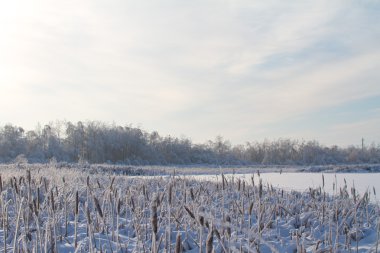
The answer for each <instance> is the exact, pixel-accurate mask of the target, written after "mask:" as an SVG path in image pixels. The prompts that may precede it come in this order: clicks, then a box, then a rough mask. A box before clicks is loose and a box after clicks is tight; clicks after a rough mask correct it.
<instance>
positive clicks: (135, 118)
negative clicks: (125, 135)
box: [0, 0, 380, 142]
mask: <svg viewBox="0 0 380 253" xmlns="http://www.w3.org/2000/svg"><path fill="white" fill-rule="evenodd" d="M2 5H3V6H1V7H3V8H0V22H1V24H2V27H1V30H0V33H1V35H2V38H3V39H2V40H1V41H0V89H1V93H0V106H2V108H6V109H7V110H4V112H2V115H1V116H2V117H1V118H2V119H3V120H5V121H7V122H13V123H16V124H21V125H26V126H28V127H30V128H31V127H33V126H34V125H35V123H36V121H43V122H47V121H50V120H55V119H62V118H66V119H68V120H85V119H97V120H105V121H116V122H117V123H120V124H124V123H135V124H141V125H143V126H144V127H145V128H148V129H149V130H159V131H160V132H162V133H164V134H172V135H177V136H179V135H181V134H185V135H187V136H190V137H192V138H193V139H194V140H195V141H204V140H205V139H209V138H213V136H215V135H217V134H222V135H224V136H225V137H226V138H229V139H231V140H232V141H233V142H244V141H247V140H253V139H258V138H263V136H264V135H267V136H264V137H269V138H270V137H271V136H278V135H279V134H284V135H286V134H287V133H286V132H284V129H282V130H281V128H279V129H277V130H273V132H268V131H267V130H266V128H267V126H268V125H271V124H278V125H282V124H283V125H290V126H291V125H292V121H296V120H297V119H298V118H302V117H303V116H304V115H307V114H313V112H315V111H318V110H326V111H328V110H329V108H332V107H334V106H338V105H341V104H344V103H347V102H349V101H354V100H358V99H365V98H367V97H370V96H376V95H379V93H380V89H379V88H378V83H379V80H380V76H379V73H378V69H379V67H380V66H379V62H380V61H379V59H380V51H379V47H378V45H379V42H380V28H379V26H378V25H377V24H378V22H379V21H380V20H379V19H380V18H379V17H380V15H379V10H380V7H379V4H378V3H376V2H372V1H361V2H357V1H339V0H337V1H293V2H291V3H289V2H283V1H274V0H270V1H265V2H263V1H243V0H241V1H240V0H239V1H220V2H218V1H216V2H215V1H191V2H178V1H173V0H165V1H160V2H156V3H152V2H146V1H138V2H136V1H115V2H113V4H109V3H107V4H105V3H104V2H103V1H80V2H77V1H63V2H62V1H46V0H41V1H39V2H38V3H33V4H31V3H29V2H27V1H23V0H18V1H12V3H6V4H2ZM26 111H28V112H26ZM30 112H33V114H32V115H33V116H32V115H31V113H30ZM0 123H1V122H0ZM294 128H296V127H294ZM315 131H318V130H315ZM289 134H292V133H290V132H289ZM295 137H299V138H302V137H303V135H302V133H300V134H299V135H297V136H295ZM333 141H334V140H333V139H332V140H331V142H333Z"/></svg>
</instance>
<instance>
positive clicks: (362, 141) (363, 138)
mask: <svg viewBox="0 0 380 253" xmlns="http://www.w3.org/2000/svg"><path fill="white" fill-rule="evenodd" d="M363 151H364V138H363V137H362V152H363Z"/></svg>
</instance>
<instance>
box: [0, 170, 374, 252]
mask: <svg viewBox="0 0 380 253" xmlns="http://www.w3.org/2000/svg"><path fill="white" fill-rule="evenodd" d="M255 177H260V174H252V178H251V180H250V182H247V181H244V180H240V179H239V178H235V177H225V176H224V175H221V176H220V177H218V180H216V181H207V180H204V181H200V180H195V179H193V178H192V177H191V176H179V175H172V176H169V177H159V176H157V177H149V178H144V177H140V178H139V177H129V176H127V175H116V176H115V175H111V174H107V173H94V172H93V171H86V170H73V169H65V168H55V167H49V166H46V167H36V166H31V167H28V166H27V165H25V166H24V167H23V168H16V167H9V168H6V169H3V170H2V171H1V177H0V190H1V198H0V210H1V216H0V245H1V246H0V249H1V250H0V252H44V253H45V252H106V251H107V252H352V251H354V252H355V251H356V252H368V251H369V252H377V249H378V240H379V206H378V205H377V204H375V203H373V202H370V199H371V195H373V194H376V192H375V191H371V192H370V191H367V192H364V193H358V192H357V190H356V189H355V188H351V189H348V187H347V186H344V187H342V188H340V189H337V190H336V194H335V195H329V194H327V193H326V192H325V189H324V188H325V186H324V185H322V186H320V187H318V188H310V189H309V190H308V191H306V192H303V193H301V192H295V191H292V192H289V191H284V190H282V189H277V188H274V187H272V186H271V185H264V184H263V183H262V181H261V180H260V179H259V180H258V181H257V180H254V179H255ZM255 181H256V182H259V183H256V184H255Z"/></svg>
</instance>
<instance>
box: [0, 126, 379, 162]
mask: <svg viewBox="0 0 380 253" xmlns="http://www.w3.org/2000/svg"><path fill="white" fill-rule="evenodd" d="M20 157H22V158H23V159H27V160H28V161H29V162H32V163H35V162H49V161H51V160H55V161H58V162H70V163H71V162H73V163H76V162H88V163H118V164H131V165H181V164H185V165H190V164H213V165H249V164H268V165H270V164H274V165H323V164H344V163H349V164H350V163H380V145H375V144H371V145H370V146H363V147H357V146H349V147H346V148H342V147H338V146H331V147H327V146H324V145H321V144H319V143H318V142H317V141H304V140H302V141H300V140H291V139H278V140H273V141H269V140H265V141H263V142H247V143H246V144H244V145H232V144H231V143H230V142H229V141H228V140H225V139H224V138H223V137H221V136H217V137H216V138H215V139H214V140H210V141H207V142H206V143H203V144H195V143H192V141H191V140H190V139H188V138H184V137H183V138H176V137H172V136H161V135H159V133H158V132H156V131H153V132H148V131H144V130H142V129H141V128H139V127H133V126H132V125H126V126H119V125H115V124H106V123H104V122H98V121H88V122H81V121H79V122H77V123H72V122H69V121H68V122H67V121H57V122H54V123H49V124H46V125H44V126H41V125H38V126H37V127H36V129H35V130H29V131H25V130H24V128H22V127H19V126H15V125H11V124H7V125H5V126H2V127H0V162H3V163H7V162H13V161H15V159H16V160H17V159H18V158H20Z"/></svg>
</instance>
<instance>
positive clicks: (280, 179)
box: [193, 172, 380, 201]
mask: <svg viewBox="0 0 380 253" xmlns="http://www.w3.org/2000/svg"><path fill="white" fill-rule="evenodd" d="M226 176H227V177H234V178H241V179H243V180H246V181H247V182H249V183H250V182H251V176H252V174H234V175H233V174H226ZM323 176H324V180H325V191H326V192H328V193H329V194H335V193H336V192H335V191H336V189H338V191H337V192H338V194H339V188H343V187H344V184H345V183H344V180H346V182H347V191H348V192H349V193H351V187H352V186H355V188H356V190H357V191H358V192H359V193H360V194H361V195H362V194H363V193H364V192H365V191H367V190H370V196H371V199H372V200H374V199H375V198H374V194H373V188H375V191H376V194H377V196H376V199H377V201H380V196H379V195H380V173H336V174H334V173H326V174H323ZM193 177H194V178H197V179H200V180H221V176H220V175H195V176H193ZM260 178H261V179H262V181H263V185H264V186H266V185H267V183H269V184H272V185H273V186H274V187H278V188H282V189H284V190H297V191H301V192H302V191H306V190H308V189H309V187H312V188H317V187H319V186H322V184H323V183H322V182H323V181H322V173H299V172H297V173H282V174H280V173H278V172H277V173H261V174H260ZM254 179H255V184H257V183H258V182H259V177H258V175H257V173H255V174H254ZM335 183H336V184H337V186H338V187H337V188H336V187H335V191H334V184H335Z"/></svg>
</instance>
